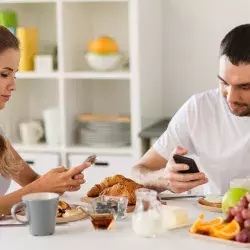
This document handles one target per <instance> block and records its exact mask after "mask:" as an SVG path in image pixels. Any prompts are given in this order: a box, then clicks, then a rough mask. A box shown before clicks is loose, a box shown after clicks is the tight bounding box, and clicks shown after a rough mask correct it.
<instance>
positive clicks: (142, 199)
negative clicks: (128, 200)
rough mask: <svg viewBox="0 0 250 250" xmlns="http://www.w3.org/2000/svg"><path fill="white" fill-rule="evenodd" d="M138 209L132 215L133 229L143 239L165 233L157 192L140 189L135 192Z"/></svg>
mask: <svg viewBox="0 0 250 250" xmlns="http://www.w3.org/2000/svg"><path fill="white" fill-rule="evenodd" d="M135 195H136V207H135V210H134V212H133V215H132V227H133V230H134V232H135V233H136V234H138V235H140V236H142V237H156V236H157V235H159V234H161V233H163V232H164V225H163V210H162V205H161V203H160V202H159V201H158V200H157V192H156V191H154V190H150V189H146V188H140V189H137V190H136V191H135Z"/></svg>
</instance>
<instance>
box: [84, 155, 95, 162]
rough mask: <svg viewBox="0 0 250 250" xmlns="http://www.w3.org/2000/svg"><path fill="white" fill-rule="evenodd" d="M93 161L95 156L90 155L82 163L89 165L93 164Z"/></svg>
mask: <svg viewBox="0 0 250 250" xmlns="http://www.w3.org/2000/svg"><path fill="white" fill-rule="evenodd" d="M95 161H96V155H91V156H89V157H88V158H87V159H86V160H85V161H84V162H90V163H91V164H94V163H95Z"/></svg>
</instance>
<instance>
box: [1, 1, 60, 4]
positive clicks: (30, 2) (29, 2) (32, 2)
mask: <svg viewBox="0 0 250 250" xmlns="http://www.w3.org/2000/svg"><path fill="white" fill-rule="evenodd" d="M6 3H28V4H34V3H56V0H1V1H0V5H1V4H6Z"/></svg>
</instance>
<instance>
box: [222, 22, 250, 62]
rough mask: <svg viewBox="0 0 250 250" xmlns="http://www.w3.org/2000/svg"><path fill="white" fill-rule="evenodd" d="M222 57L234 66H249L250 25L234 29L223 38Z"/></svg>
mask: <svg viewBox="0 0 250 250" xmlns="http://www.w3.org/2000/svg"><path fill="white" fill-rule="evenodd" d="M223 55H225V56H227V57H228V58H229V60H230V62H231V63H232V64H234V65H236V66H238V65H239V64H241V63H243V64H250V24H244V25H240V26H237V27H235V28H234V29H232V30H231V31H230V32H229V33H228V34H227V35H226V36H225V37H224V38H223V40H222V42H221V45H220V56H223Z"/></svg>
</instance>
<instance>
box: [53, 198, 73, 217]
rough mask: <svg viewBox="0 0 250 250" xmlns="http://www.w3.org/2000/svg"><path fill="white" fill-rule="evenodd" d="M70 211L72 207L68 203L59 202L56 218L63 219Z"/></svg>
mask: <svg viewBox="0 0 250 250" xmlns="http://www.w3.org/2000/svg"><path fill="white" fill-rule="evenodd" d="M69 210H71V207H70V205H69V204H68V203H66V202H65V201H59V202H58V206H57V214H56V217H62V216H63V214H64V213H65V212H66V211H69Z"/></svg>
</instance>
